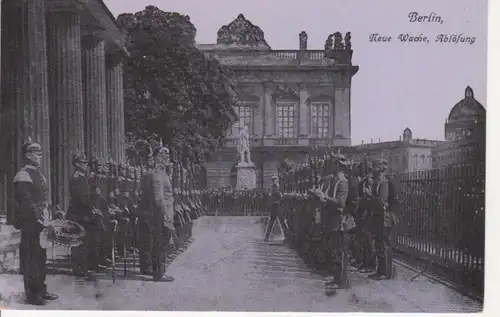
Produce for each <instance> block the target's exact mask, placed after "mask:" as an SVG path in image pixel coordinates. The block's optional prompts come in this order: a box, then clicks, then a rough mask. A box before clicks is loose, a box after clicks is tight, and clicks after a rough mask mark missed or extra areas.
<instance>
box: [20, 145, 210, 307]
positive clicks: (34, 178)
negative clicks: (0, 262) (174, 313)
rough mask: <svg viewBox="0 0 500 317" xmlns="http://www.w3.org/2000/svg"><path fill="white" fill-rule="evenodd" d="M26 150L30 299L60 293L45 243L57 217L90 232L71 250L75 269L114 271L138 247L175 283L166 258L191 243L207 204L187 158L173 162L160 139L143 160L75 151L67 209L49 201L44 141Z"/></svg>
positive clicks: (146, 267)
mask: <svg viewBox="0 0 500 317" xmlns="http://www.w3.org/2000/svg"><path fill="white" fill-rule="evenodd" d="M22 156H23V157H22V159H23V167H22V168H21V170H20V171H19V172H18V174H17V175H16V177H15V180H14V184H15V186H14V188H15V200H16V207H17V208H16V211H15V213H14V226H15V227H16V228H17V229H20V230H21V244H20V262H21V263H20V264H21V273H22V274H23V277H24V285H25V293H26V297H27V302H28V303H31V304H34V305H43V304H45V303H46V301H47V300H54V299H57V298H58V297H57V295H55V294H50V293H48V292H47V289H46V285H45V277H46V249H45V248H44V247H43V245H41V244H40V234H41V232H42V231H43V230H44V229H45V228H50V222H49V220H50V218H55V219H58V218H59V219H66V220H69V221H74V222H76V223H78V224H80V225H81V226H82V227H83V228H84V230H85V235H84V238H83V240H84V241H83V243H82V244H81V245H80V246H79V247H74V248H72V249H71V257H70V258H71V260H72V264H73V270H74V273H75V274H77V275H79V276H83V277H87V278H93V277H94V273H95V272H96V271H99V270H105V269H106V268H107V267H109V266H110V265H112V266H113V274H114V262H115V258H119V257H122V258H124V259H125V260H126V258H127V253H128V252H132V253H133V254H134V255H135V254H136V253H139V254H138V256H139V263H140V271H141V273H143V274H146V275H151V276H152V277H153V279H154V280H155V281H159V280H165V281H173V277H170V276H165V262H166V258H167V256H171V255H172V254H173V253H174V251H179V250H176V249H179V248H183V247H184V246H185V245H186V244H187V243H189V242H190V239H191V230H192V224H193V221H194V220H195V219H197V218H198V217H200V216H201V215H202V214H203V212H204V208H203V205H202V203H201V200H200V192H199V191H196V190H193V189H192V187H191V188H190V186H189V176H188V173H187V171H186V169H184V168H183V166H182V164H181V162H180V160H177V162H174V163H172V161H171V160H170V151H169V149H168V148H166V147H164V146H163V145H162V144H161V143H160V144H159V145H156V146H155V147H154V148H152V147H149V151H147V154H146V155H144V156H145V157H143V160H142V161H143V162H144V164H142V165H141V166H131V165H127V164H121V165H116V164H114V163H113V162H99V161H97V160H92V161H91V162H89V161H88V160H87V158H86V157H85V155H82V154H76V155H75V156H74V157H73V161H72V163H73V166H74V168H75V172H74V174H73V176H72V178H71V180H70V199H69V207H68V210H67V212H66V213H65V212H63V211H58V210H57V208H51V206H49V203H48V197H49V193H48V187H47V185H46V181H45V176H44V175H42V173H41V172H40V170H39V167H40V163H41V160H42V159H43V158H42V151H41V145H40V144H38V143H35V142H32V141H31V140H30V141H28V142H27V143H25V144H24V145H23V147H22ZM50 209H52V210H53V213H52V216H49V214H50V213H49V210H50ZM169 253H170V254H169ZM113 277H114V276H113Z"/></svg>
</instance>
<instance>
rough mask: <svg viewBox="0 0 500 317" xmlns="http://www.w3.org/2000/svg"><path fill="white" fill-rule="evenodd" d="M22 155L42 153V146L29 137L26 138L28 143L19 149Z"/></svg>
mask: <svg viewBox="0 0 500 317" xmlns="http://www.w3.org/2000/svg"><path fill="white" fill-rule="evenodd" d="M21 152H22V154H26V153H37V152H38V153H39V152H42V146H41V145H40V144H39V143H36V142H33V141H32V140H31V137H28V141H27V142H26V143H24V144H23V146H22V147H21Z"/></svg>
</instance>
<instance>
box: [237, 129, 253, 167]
mask: <svg viewBox="0 0 500 317" xmlns="http://www.w3.org/2000/svg"><path fill="white" fill-rule="evenodd" d="M238 154H239V156H240V162H239V163H240V164H245V163H246V164H251V163H252V160H251V159H250V134H249V133H248V126H247V125H246V124H245V126H244V127H243V129H242V130H241V131H240V138H239V142H238Z"/></svg>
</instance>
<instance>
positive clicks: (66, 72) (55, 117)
mask: <svg viewBox="0 0 500 317" xmlns="http://www.w3.org/2000/svg"><path fill="white" fill-rule="evenodd" d="M80 10H81V8H80V7H79V5H78V3H77V2H76V1H70V0H67V1H61V2H58V5H57V6H53V7H51V8H50V10H49V13H48V15H47V33H48V52H49V54H48V56H49V58H48V61H49V85H50V105H51V120H52V121H51V134H52V137H53V139H54V142H53V143H52V146H53V147H52V150H53V153H52V154H53V155H52V162H53V165H52V169H53V178H52V179H53V184H54V186H55V188H56V189H57V190H55V191H54V194H53V198H54V199H55V200H56V202H57V203H58V204H59V206H61V207H62V208H64V209H66V208H67V201H68V199H69V180H70V178H71V175H72V172H73V167H72V164H71V160H72V155H73V154H74V153H75V152H76V151H78V152H80V153H83V152H84V134H83V95H82V49H81V36H80V12H81V11H80Z"/></svg>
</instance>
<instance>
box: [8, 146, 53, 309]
mask: <svg viewBox="0 0 500 317" xmlns="http://www.w3.org/2000/svg"><path fill="white" fill-rule="evenodd" d="M22 154H23V155H24V156H25V159H26V164H25V165H24V167H22V168H21V170H20V171H19V172H18V173H17V174H16V176H15V178H14V199H15V202H16V211H15V214H14V226H15V228H16V229H19V230H21V243H20V245H19V258H20V271H21V274H22V275H23V282H24V290H25V292H26V299H27V302H28V303H29V304H33V305H44V304H45V300H53V299H57V298H58V297H57V295H54V294H49V293H48V292H47V285H46V284H45V278H46V274H47V273H46V260H47V251H46V249H44V248H42V246H41V245H40V233H41V232H42V230H43V229H44V227H45V224H44V220H45V217H46V216H47V213H48V194H49V193H48V186H47V182H46V180H45V177H44V176H43V174H42V173H41V172H40V171H39V169H38V166H39V160H40V159H41V146H40V145H39V144H38V143H33V142H31V141H29V142H27V143H25V144H24V145H23V147H22Z"/></svg>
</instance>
